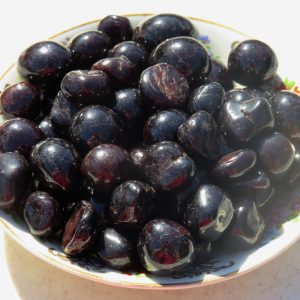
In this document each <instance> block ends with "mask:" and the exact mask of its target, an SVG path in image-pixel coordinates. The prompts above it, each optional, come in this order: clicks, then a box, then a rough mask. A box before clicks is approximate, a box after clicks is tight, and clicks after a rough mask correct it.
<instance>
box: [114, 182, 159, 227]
mask: <svg viewBox="0 0 300 300" xmlns="http://www.w3.org/2000/svg"><path fill="white" fill-rule="evenodd" d="M155 196H156V192H155V190H154V188H153V187H151V186H150V185H149V184H147V183H144V182H142V181H138V180H128V181H125V182H124V183H122V184H120V185H119V186H118V187H117V188H116V189H115V190H114V191H113V193H112V196H111V201H110V216H111V219H112V221H113V222H114V223H116V224H122V225H131V226H141V225H142V224H143V223H144V222H145V221H146V220H147V219H148V220H149V218H150V217H151V214H152V213H153V208H154V206H155Z"/></svg>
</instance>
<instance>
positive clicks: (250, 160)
mask: <svg viewBox="0 0 300 300" xmlns="http://www.w3.org/2000/svg"><path fill="white" fill-rule="evenodd" d="M256 161H257V155H256V152H255V151H253V150H251V149H241V150H237V151H234V152H231V153H228V154H226V155H225V156H223V157H222V158H221V159H220V160H219V161H218V162H217V163H216V165H215V166H214V168H213V170H212V174H213V176H214V177H215V178H216V179H218V180H232V179H237V178H239V177H241V176H244V175H246V174H248V173H249V172H251V171H252V170H253V168H254V167H255V165H256Z"/></svg>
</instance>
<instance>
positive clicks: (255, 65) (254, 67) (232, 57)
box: [228, 40, 278, 87]
mask: <svg viewBox="0 0 300 300" xmlns="http://www.w3.org/2000/svg"><path fill="white" fill-rule="evenodd" d="M277 68H278V61H277V57H276V54H275V53H274V51H273V50H272V49H271V48H270V47H269V46H268V45H267V44H265V43H263V42H261V41H258V40H246V41H243V42H241V43H238V44H237V45H236V46H235V47H234V48H233V49H232V50H231V52H230V54H229V57H228V70H229V72H230V75H231V76H232V78H233V80H235V81H236V82H238V83H240V84H243V85H246V86H250V87H255V86H258V85H260V84H262V83H263V82H264V81H267V80H269V79H272V78H273V77H274V76H275V75H276V72H277Z"/></svg>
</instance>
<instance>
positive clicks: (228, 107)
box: [219, 98, 274, 143]
mask: <svg viewBox="0 0 300 300" xmlns="http://www.w3.org/2000/svg"><path fill="white" fill-rule="evenodd" d="M219 124H220V126H221V130H222V131H223V132H224V134H225V136H227V137H228V138H229V139H231V140H233V141H234V142H236V143H245V142H249V141H250V140H251V139H253V138H254V137H256V136H257V135H258V134H261V133H262V132H264V131H267V130H268V129H272V128H273V127H274V118H273V114H272V110H271V106H270V104H269V102H268V101H267V100H266V99H264V98H256V99H250V100H247V101H243V102H237V101H227V102H225V104H224V106H223V108H222V110H221V113H220V118H219Z"/></svg>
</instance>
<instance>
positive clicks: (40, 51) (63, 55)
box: [17, 41, 71, 85]
mask: <svg viewBox="0 0 300 300" xmlns="http://www.w3.org/2000/svg"><path fill="white" fill-rule="evenodd" d="M70 66H71V54H70V51H69V50H68V49H67V48H66V47H64V46H63V45H61V44H59V43H56V42H53V41H44V42H39V43H36V44H33V45H32V46H30V47H28V48H27V49H25V50H24V51H23V52H22V53H21V55H20V56H19V60H18V66H17V70H18V72H19V74H20V75H21V76H22V77H24V78H25V79H26V80H28V81H29V82H30V83H32V84H34V85H55V84H57V83H58V82H59V80H60V79H61V78H62V77H63V76H64V75H65V73H67V72H68V71H69V68H70Z"/></svg>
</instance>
